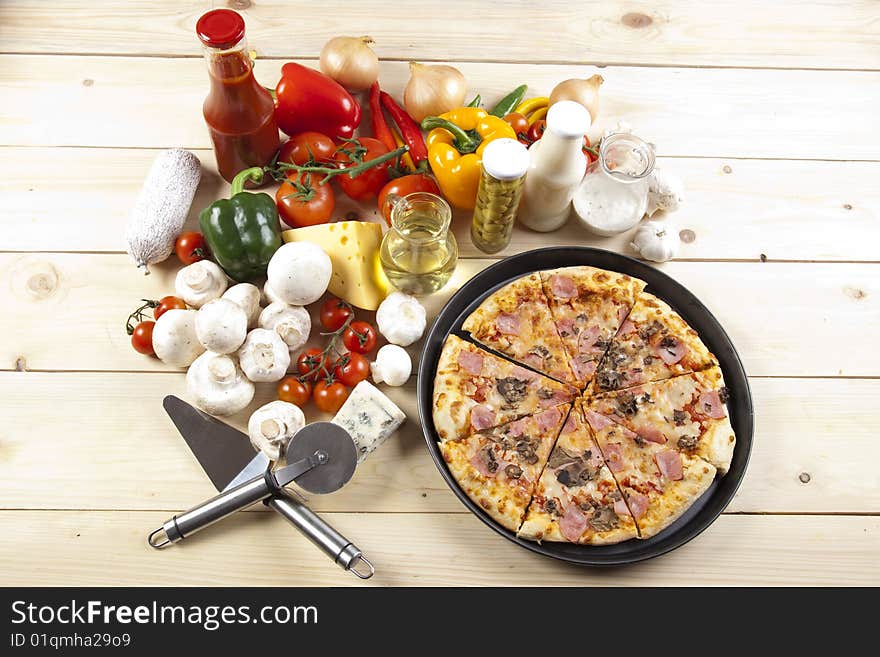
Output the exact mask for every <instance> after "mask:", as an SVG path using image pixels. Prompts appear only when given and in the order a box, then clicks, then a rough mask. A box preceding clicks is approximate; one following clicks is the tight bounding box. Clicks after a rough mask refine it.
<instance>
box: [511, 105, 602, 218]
mask: <svg viewBox="0 0 880 657" xmlns="http://www.w3.org/2000/svg"><path fill="white" fill-rule="evenodd" d="M589 128H590V113H589V111H587V108H586V107H584V106H583V105H581V104H580V103H576V102H574V101H572V100H562V101H559V102H558V103H555V104H554V105H552V106H551V107H550V110H549V111H548V112H547V128H546V130H545V131H544V135H543V136H542V137H541V139H539V140H538V141H536V142H535V143H534V144H532V146H531V147H530V148H529V155H530V158H531V165H530V167H529V171H528V173H527V174H526V183H525V188H524V190H523V198H522V201H521V202H520V206H519V212H518V214H517V218H518V219H519V221H520V223H522V224H523V225H524V226H526V227H528V228H531V229H532V230H537V231H540V232H547V231H551V230H556V229H557V228H559V227H561V226H562V224H564V223H565V222H566V220H567V219H568V216H569V214H570V213H571V199H572V197H573V196H574V193H575V190H576V189H577V188H578V185H580V183H581V180H582V179H583V177H584V171H586V168H587V159H586V156H585V155H584V153H583V150H582V148H583V141H584V135H585V134H586V133H587V130H589Z"/></svg>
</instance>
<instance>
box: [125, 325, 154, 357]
mask: <svg viewBox="0 0 880 657" xmlns="http://www.w3.org/2000/svg"><path fill="white" fill-rule="evenodd" d="M155 325H156V322H151V321H150V320H147V321H145V322H140V323H139V324H138V325H137V326H135V327H134V333H132V334H131V346H132V347H134V350H135V351H136V352H138V353H139V354H146V355H147V356H155V355H156V352H155V351H154V350H153V327H154V326H155Z"/></svg>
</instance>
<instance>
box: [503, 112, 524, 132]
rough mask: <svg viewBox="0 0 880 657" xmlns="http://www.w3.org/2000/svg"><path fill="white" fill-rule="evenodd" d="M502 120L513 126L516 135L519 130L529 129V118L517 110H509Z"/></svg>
mask: <svg viewBox="0 0 880 657" xmlns="http://www.w3.org/2000/svg"><path fill="white" fill-rule="evenodd" d="M504 121H505V122H506V123H508V124H510V127H511V128H513V131H514V132H515V133H516V134H517V135H519V133H521V132H522V133H526V132H528V130H529V120H528V119H527V118H526V117H525V116H523V115H522V114H520V113H519V112H511V113H510V114H508V115H507V116H505V117H504Z"/></svg>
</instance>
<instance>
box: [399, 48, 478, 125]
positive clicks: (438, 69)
mask: <svg viewBox="0 0 880 657" xmlns="http://www.w3.org/2000/svg"><path fill="white" fill-rule="evenodd" d="M409 70H410V78H409V82H407V84H406V89H405V90H404V92H403V104H404V106H405V107H406V111H407V113H408V114H409V115H410V116H411V117H412V118H413V119H414V120H415V121H416V123H421V122H422V119H424V118H425V117H426V116H439V115H440V114H443V113H444V112H448V111H449V110H452V109H455V108H457V107H464V99H465V95H466V94H467V82H466V81H465V79H464V75H462V73H461V71H459V70H458V69H457V68H454V67H452V66H446V65H443V64H439V65H428V64H420V63H419V62H410V63H409Z"/></svg>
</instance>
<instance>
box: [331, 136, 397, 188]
mask: <svg viewBox="0 0 880 657" xmlns="http://www.w3.org/2000/svg"><path fill="white" fill-rule="evenodd" d="M358 141H359V142H360V143H361V146H362V147H363V148H364V149H366V152H363V149H359V148H358V147H357V145H355V144H353V143H350V142H342V143H341V144H339V146H338V148H337V151H336V155H335V156H334V159H335V160H336V162H338V163H339V166H341V167H342V168H343V169H348V168H349V167H352V166H354V165H355V164H357V162H358V161H363V162H368V161H370V160H374V159H376V158H377V157H379V156H380V155H385V153H387V152H388V149H387V148H385V144H383V143H382V142H381V141H379V140H378V139H373V138H372V137H359V138H358ZM344 151H348V152H347V153H346V152H344ZM353 156H356V157H353ZM357 157H360V160H358V159H357ZM391 163H392V162H391V160H389V161H388V162H385V163H384V164H380V165H379V166H376V167H373V168H372V169H367V170H366V171H364V172H363V173H361V174H360V175H358V176H357V177H355V178H351V177H349V176H348V175H345V174H340V175H338V176H336V180H338V181H339V186H340V187H341V188H342V191H343V192H345V193H346V194H348V196H350V197H351V198H353V199H354V200H356V201H365V200H367V199H370V198H375V197H376V195H377V194H378V193H379V190H381V189H382V187H383V186H384V185H385V183H387V182H388V167H389V166H390V165H391Z"/></svg>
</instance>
